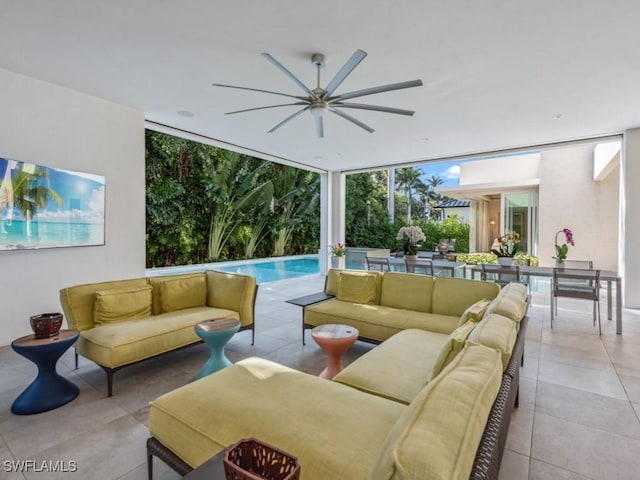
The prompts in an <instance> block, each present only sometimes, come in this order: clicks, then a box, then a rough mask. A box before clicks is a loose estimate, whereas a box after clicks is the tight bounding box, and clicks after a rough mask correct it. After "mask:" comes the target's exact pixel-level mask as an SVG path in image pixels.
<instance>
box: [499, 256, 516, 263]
mask: <svg viewBox="0 0 640 480" xmlns="http://www.w3.org/2000/svg"><path fill="white" fill-rule="evenodd" d="M498 263H499V264H500V265H513V257H498Z"/></svg>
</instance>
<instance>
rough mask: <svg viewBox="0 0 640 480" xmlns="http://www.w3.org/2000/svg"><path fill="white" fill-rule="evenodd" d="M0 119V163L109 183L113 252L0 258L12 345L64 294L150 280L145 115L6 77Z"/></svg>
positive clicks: (0, 293)
mask: <svg viewBox="0 0 640 480" xmlns="http://www.w3.org/2000/svg"><path fill="white" fill-rule="evenodd" d="M0 112H1V115H0V157H4V158H10V159H13V160H19V161H25V162H30V163H36V164H40V165H45V166H48V167H57V168H64V169H68V170H77V171H81V172H88V173H95V174H99V175H104V176H105V177H106V212H105V216H106V225H105V234H106V245H104V246H99V247H77V248H56V249H46V250H38V251H28V250H22V251H3V252H0V305H1V306H2V315H0V345H7V344H9V343H11V341H12V340H13V339H15V338H17V337H19V336H22V335H26V334H28V333H31V329H30V326H29V317H30V316H31V315H35V314H38V313H43V312H55V311H61V307H60V301H59V297H58V291H59V289H60V288H62V287H66V286H70V285H75V284H79V283H86V282H95V281H101V280H110V279H119V278H127V277H137V276H144V267H145V177H144V163H145V161H144V114H143V112H140V111H136V110H132V109H130V108H125V107H122V106H120V105H116V104H114V103H111V102H107V101H105V100H101V99H98V98H95V97H91V96H89V95H84V94H81V93H78V92H74V91H72V90H68V89H64V88H61V87H58V86H55V85H51V84H48V83H45V82H41V81H39V80H35V79H32V78H29V77H25V76H22V75H18V74H15V73H13V72H9V71H7V70H2V69H0ZM63 328H66V327H63Z"/></svg>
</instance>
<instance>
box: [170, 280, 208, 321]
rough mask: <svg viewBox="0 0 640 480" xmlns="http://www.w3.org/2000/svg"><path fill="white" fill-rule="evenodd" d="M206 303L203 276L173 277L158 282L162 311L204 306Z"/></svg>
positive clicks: (205, 284) (205, 288)
mask: <svg viewBox="0 0 640 480" xmlns="http://www.w3.org/2000/svg"><path fill="white" fill-rule="evenodd" d="M206 304H207V280H206V277H204V276H198V277H187V278H174V279H171V280H165V281H164V282H161V283H160V310H161V311H162V313H167V312H173V311H175V310H184V309H185V308H193V307H204V306H205V305H206Z"/></svg>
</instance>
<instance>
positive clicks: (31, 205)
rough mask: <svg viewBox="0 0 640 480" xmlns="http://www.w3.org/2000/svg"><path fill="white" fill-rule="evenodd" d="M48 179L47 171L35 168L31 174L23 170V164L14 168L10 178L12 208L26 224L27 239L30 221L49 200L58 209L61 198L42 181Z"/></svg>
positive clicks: (29, 232) (9, 196) (29, 233)
mask: <svg viewBox="0 0 640 480" xmlns="http://www.w3.org/2000/svg"><path fill="white" fill-rule="evenodd" d="M48 179H49V174H48V173H47V171H46V170H45V169H44V168H42V167H39V166H35V168H34V169H33V172H32V173H30V172H28V171H25V170H24V164H22V166H21V167H19V168H16V169H15V170H14V172H13V175H12V177H11V190H12V192H11V194H9V195H8V198H11V197H13V206H14V207H15V208H17V209H18V210H20V213H22V216H23V217H24V219H25V221H26V224H27V237H30V236H31V220H32V219H33V216H34V215H35V214H36V213H37V212H38V210H39V209H41V208H44V207H46V206H47V203H48V202H49V200H53V201H54V202H56V204H57V205H58V206H59V207H60V206H62V197H60V195H59V194H58V193H57V192H56V191H55V190H53V189H51V188H49V186H47V185H46V184H45V183H44V181H45V180H48Z"/></svg>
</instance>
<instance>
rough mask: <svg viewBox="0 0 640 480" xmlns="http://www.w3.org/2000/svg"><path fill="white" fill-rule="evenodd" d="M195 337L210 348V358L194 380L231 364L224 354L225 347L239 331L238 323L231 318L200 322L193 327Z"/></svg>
mask: <svg viewBox="0 0 640 480" xmlns="http://www.w3.org/2000/svg"><path fill="white" fill-rule="evenodd" d="M194 329H195V332H196V335H198V336H199V337H200V338H201V339H202V340H203V341H204V343H206V344H207V345H209V348H211V356H210V357H209V360H207V363H205V364H204V365H203V366H202V368H201V369H200V370H199V371H198V373H196V376H195V377H194V378H193V379H194V380H198V379H199V378H202V377H206V376H207V375H210V374H212V373H214V372H217V371H218V370H222V369H223V368H225V367H228V366H229V365H231V362H230V361H229V359H228V358H227V357H226V355H225V354H224V347H225V345H226V344H227V343H228V342H229V340H231V337H233V336H234V335H235V334H236V332H237V331H238V330H240V322H239V321H238V320H234V319H233V318H218V319H213V320H207V321H206V322H200V323H199V324H197V325H196V326H195V327H194Z"/></svg>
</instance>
